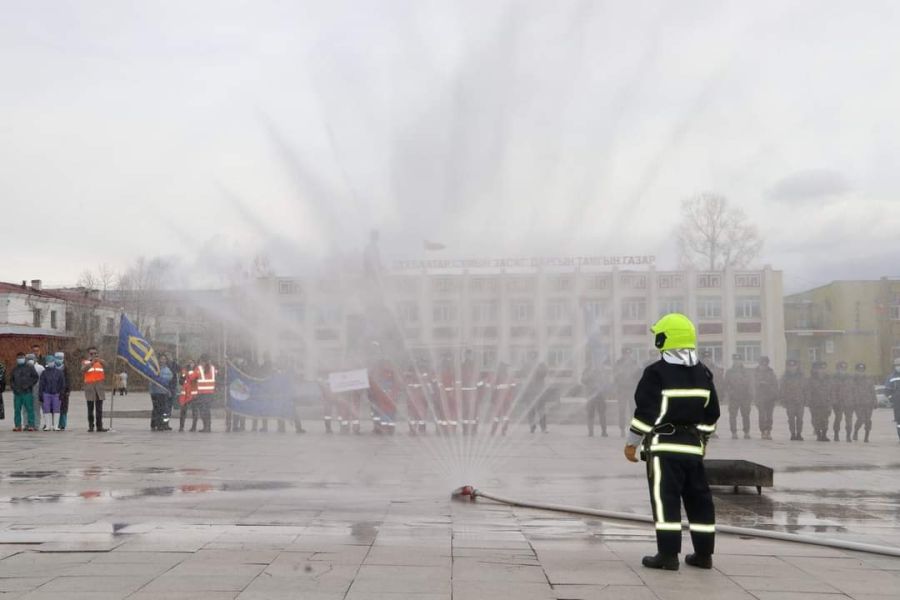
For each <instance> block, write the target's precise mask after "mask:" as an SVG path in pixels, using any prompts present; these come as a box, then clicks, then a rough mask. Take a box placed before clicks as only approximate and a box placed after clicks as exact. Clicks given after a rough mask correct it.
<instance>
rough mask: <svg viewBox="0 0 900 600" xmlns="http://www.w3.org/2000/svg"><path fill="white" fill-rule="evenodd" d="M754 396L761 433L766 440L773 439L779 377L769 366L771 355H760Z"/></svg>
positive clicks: (754, 375)
mask: <svg viewBox="0 0 900 600" xmlns="http://www.w3.org/2000/svg"><path fill="white" fill-rule="evenodd" d="M753 396H754V400H755V401H756V410H757V412H758V413H759V433H760V437H762V439H764V440H771V439H772V421H773V416H774V413H775V402H776V401H777V400H778V377H777V376H776V375H775V371H773V370H772V367H770V366H769V357H768V356H760V357H759V365H757V367H756V370H755V371H754V373H753Z"/></svg>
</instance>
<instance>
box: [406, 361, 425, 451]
mask: <svg viewBox="0 0 900 600" xmlns="http://www.w3.org/2000/svg"><path fill="white" fill-rule="evenodd" d="M403 379H404V383H405V384H406V417H407V420H408V421H409V435H416V434H417V433H419V434H421V435H425V433H426V427H425V415H427V414H428V396H427V392H426V386H427V385H428V384H427V381H428V372H427V371H426V370H425V369H421V370H420V369H416V366H415V365H414V364H412V363H410V364H409V366H408V367H407V368H406V373H405V374H404V377H403Z"/></svg>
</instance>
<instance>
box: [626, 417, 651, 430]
mask: <svg viewBox="0 0 900 600" xmlns="http://www.w3.org/2000/svg"><path fill="white" fill-rule="evenodd" d="M631 426H632V427H634V428H635V429H637V430H638V431H641V432H643V433H650V432H651V431H653V428H652V427H650V426H649V425H647V424H646V423H644V422H643V421H641V420H640V419H632V420H631Z"/></svg>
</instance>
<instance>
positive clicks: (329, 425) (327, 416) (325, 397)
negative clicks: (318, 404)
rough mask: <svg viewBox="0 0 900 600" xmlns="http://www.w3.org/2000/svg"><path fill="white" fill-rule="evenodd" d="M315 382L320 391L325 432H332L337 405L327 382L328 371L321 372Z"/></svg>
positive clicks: (336, 414)
mask: <svg viewBox="0 0 900 600" xmlns="http://www.w3.org/2000/svg"><path fill="white" fill-rule="evenodd" d="M316 383H317V384H318V385H319V391H320V392H321V393H322V420H323V421H324V422H325V433H328V434H331V433H334V429H333V424H334V421H335V420H336V419H335V417H338V418H340V417H339V415H338V410H337V409H338V405H337V399H336V398H335V394H334V393H333V392H332V391H331V385H330V384H329V383H328V373H327V372H324V371H323V372H321V373H320V374H319V377H318V379H316Z"/></svg>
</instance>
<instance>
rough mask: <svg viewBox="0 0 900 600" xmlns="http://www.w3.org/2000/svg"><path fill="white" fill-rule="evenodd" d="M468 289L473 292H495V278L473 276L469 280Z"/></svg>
mask: <svg viewBox="0 0 900 600" xmlns="http://www.w3.org/2000/svg"><path fill="white" fill-rule="evenodd" d="M469 289H470V290H472V291H473V292H496V291H497V280H496V279H494V278H493V277H473V278H472V279H470V280H469Z"/></svg>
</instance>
